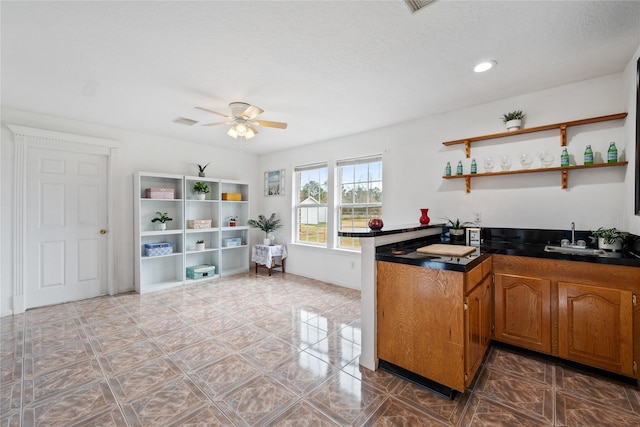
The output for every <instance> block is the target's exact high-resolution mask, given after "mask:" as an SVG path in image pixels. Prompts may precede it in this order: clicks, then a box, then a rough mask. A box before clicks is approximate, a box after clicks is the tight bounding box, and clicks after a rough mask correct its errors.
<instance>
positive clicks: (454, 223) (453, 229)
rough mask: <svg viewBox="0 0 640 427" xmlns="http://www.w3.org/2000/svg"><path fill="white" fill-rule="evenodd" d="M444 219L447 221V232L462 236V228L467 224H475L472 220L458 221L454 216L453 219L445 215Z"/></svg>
mask: <svg viewBox="0 0 640 427" xmlns="http://www.w3.org/2000/svg"><path fill="white" fill-rule="evenodd" d="M443 219H444V220H446V221H447V224H446V226H447V227H448V228H449V234H450V235H451V236H456V237H459V236H462V235H464V228H465V227H467V226H469V225H475V224H474V223H473V222H468V221H464V222H462V221H460V218H456V219H455V220H453V219H449V218H447V217H444V218H443Z"/></svg>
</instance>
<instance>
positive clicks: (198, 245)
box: [196, 240, 204, 251]
mask: <svg viewBox="0 0 640 427" xmlns="http://www.w3.org/2000/svg"><path fill="white" fill-rule="evenodd" d="M196 251H204V240H198V241H197V242H196Z"/></svg>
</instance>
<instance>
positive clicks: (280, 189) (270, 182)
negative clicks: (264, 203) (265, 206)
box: [264, 169, 285, 197]
mask: <svg viewBox="0 0 640 427" xmlns="http://www.w3.org/2000/svg"><path fill="white" fill-rule="evenodd" d="M284 179H285V172H284V169H280V170H276V171H268V172H265V173H264V195H265V197H270V196H284Z"/></svg>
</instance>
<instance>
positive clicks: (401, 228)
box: [338, 224, 445, 237]
mask: <svg viewBox="0 0 640 427" xmlns="http://www.w3.org/2000/svg"><path fill="white" fill-rule="evenodd" d="M444 226H445V225H444V224H428V225H420V224H418V225H416V224H407V225H395V226H390V227H387V226H386V225H385V226H384V227H383V230H371V229H368V228H366V229H362V231H338V236H340V237H377V236H386V235H389V234H400V233H408V232H410V231H418V230H424V229H425V228H438V227H444Z"/></svg>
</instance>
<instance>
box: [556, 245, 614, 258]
mask: <svg viewBox="0 0 640 427" xmlns="http://www.w3.org/2000/svg"><path fill="white" fill-rule="evenodd" d="M544 251H545V252H556V253H560V254H569V255H585V256H607V251H605V250H604V249H594V248H583V247H575V246H551V245H546V246H545V247H544Z"/></svg>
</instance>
